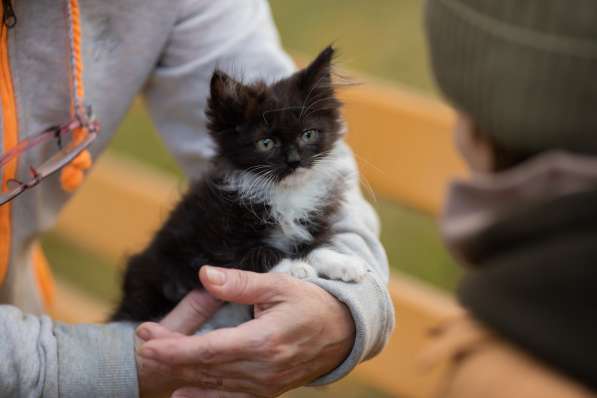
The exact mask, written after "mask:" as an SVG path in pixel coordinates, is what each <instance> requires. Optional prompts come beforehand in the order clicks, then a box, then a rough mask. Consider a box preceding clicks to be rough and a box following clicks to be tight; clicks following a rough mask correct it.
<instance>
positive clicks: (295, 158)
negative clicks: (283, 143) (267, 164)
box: [286, 147, 301, 169]
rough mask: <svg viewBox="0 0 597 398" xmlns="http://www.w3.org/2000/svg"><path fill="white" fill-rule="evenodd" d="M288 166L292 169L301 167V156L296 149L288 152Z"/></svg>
mask: <svg viewBox="0 0 597 398" xmlns="http://www.w3.org/2000/svg"><path fill="white" fill-rule="evenodd" d="M286 164H288V167H290V168H292V169H296V168H297V167H299V166H300V165H301V155H299V153H298V151H297V149H296V148H294V147H292V148H290V149H289V150H288V157H287V159H286Z"/></svg>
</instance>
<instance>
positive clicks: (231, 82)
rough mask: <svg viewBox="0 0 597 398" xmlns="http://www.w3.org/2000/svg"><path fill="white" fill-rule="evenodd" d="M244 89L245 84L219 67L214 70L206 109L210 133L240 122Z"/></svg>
mask: <svg viewBox="0 0 597 398" xmlns="http://www.w3.org/2000/svg"><path fill="white" fill-rule="evenodd" d="M244 91H245V86H244V85H243V84H242V83H241V82H239V81H237V80H235V79H234V78H232V77H230V76H229V75H228V74H226V73H225V72H223V71H221V70H219V69H216V70H215V71H214V74H213V75H212V77H211V82H210V97H209V99H208V100H207V110H206V114H207V119H208V123H209V124H208V127H209V130H210V131H211V132H212V133H214V132H220V131H224V130H228V129H231V128H234V127H236V126H237V125H238V123H240V119H241V117H242V114H243V112H242V109H243V92H244Z"/></svg>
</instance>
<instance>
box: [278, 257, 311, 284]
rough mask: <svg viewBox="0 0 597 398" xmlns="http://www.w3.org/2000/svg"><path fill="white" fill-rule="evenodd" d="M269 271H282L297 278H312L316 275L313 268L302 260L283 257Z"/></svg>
mask: <svg viewBox="0 0 597 398" xmlns="http://www.w3.org/2000/svg"><path fill="white" fill-rule="evenodd" d="M270 272H283V273H285V274H290V275H291V276H294V277H295V278H298V279H307V278H314V277H316V276H317V272H316V271H315V269H314V268H313V267H312V266H311V265H310V264H307V263H306V262H304V261H301V260H290V259H284V260H282V261H280V262H279V263H278V264H277V265H276V266H275V267H274V268H272V270H271V271H270Z"/></svg>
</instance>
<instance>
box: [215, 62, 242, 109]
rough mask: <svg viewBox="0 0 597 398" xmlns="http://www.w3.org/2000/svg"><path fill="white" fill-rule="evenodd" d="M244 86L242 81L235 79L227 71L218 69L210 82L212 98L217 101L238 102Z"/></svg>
mask: <svg viewBox="0 0 597 398" xmlns="http://www.w3.org/2000/svg"><path fill="white" fill-rule="evenodd" d="M242 87H243V84H242V83H241V82H239V81H237V80H235V79H234V78H232V77H231V76H230V75H228V74H227V73H226V72H223V71H221V70H220V69H216V70H215V71H214V74H213V75H212V77H211V82H210V94H211V99H212V100H214V101H217V102H229V101H236V102H238V99H239V93H240V91H241V88H242Z"/></svg>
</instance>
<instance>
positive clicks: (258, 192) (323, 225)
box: [111, 47, 366, 321]
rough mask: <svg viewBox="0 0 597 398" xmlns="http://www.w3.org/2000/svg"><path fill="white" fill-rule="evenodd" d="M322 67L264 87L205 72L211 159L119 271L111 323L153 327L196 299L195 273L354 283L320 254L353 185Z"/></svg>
mask: <svg viewBox="0 0 597 398" xmlns="http://www.w3.org/2000/svg"><path fill="white" fill-rule="evenodd" d="M333 56H334V49H333V48H332V47H328V48H326V49H325V50H323V52H322V53H321V54H319V56H318V57H317V58H316V59H315V60H314V61H313V62H312V63H311V64H310V65H309V66H308V67H306V68H305V69H302V70H300V71H298V72H296V73H295V74H293V75H292V76H290V77H288V78H285V79H282V80H279V81H277V82H275V83H273V84H271V85H267V84H266V83H265V82H263V81H259V82H256V83H253V84H249V85H246V84H243V83H241V82H239V81H237V80H235V79H233V78H232V77H230V76H229V75H227V74H226V73H224V72H222V71H220V70H216V71H215V72H214V74H213V76H212V79H211V87H210V89H211V93H210V98H209V99H208V103H207V110H206V115H207V118H208V125H207V127H208V131H209V134H210V135H211V137H212V138H213V140H214V142H215V143H216V145H217V155H216V156H215V157H214V159H213V160H212V162H211V165H210V169H209V170H208V172H207V173H206V174H204V175H203V176H202V178H201V179H199V180H197V181H194V182H192V184H191V186H190V189H189V190H188V192H187V193H186V194H185V195H184V196H183V198H182V199H181V201H180V202H179V203H178V205H177V206H176V207H175V208H174V210H173V211H172V212H171V214H170V215H169V217H168V219H167V220H166V222H165V223H164V225H163V226H162V227H161V228H160V229H159V231H158V232H157V234H156V235H155V236H154V238H153V240H152V241H151V242H150V244H149V245H148V246H147V248H145V250H143V251H142V252H140V253H138V254H136V255H134V256H132V257H131V258H130V259H129V261H128V264H127V268H126V272H125V275H124V282H123V298H122V301H121V302H120V304H119V306H118V307H117V309H116V310H115V312H114V314H113V315H112V317H111V319H112V320H134V321H145V320H156V319H159V318H161V317H163V316H164V315H165V314H166V313H168V312H169V311H170V310H171V309H172V308H173V307H174V306H175V305H176V304H177V303H178V301H180V299H181V298H182V297H184V295H185V294H186V293H188V292H189V291H190V290H192V289H195V288H199V287H201V284H200V281H199V280H198V277H197V271H198V270H199V268H200V267H201V266H203V265H204V264H210V265H215V266H220V267H230V268H239V269H243V270H248V271H254V272H268V271H270V270H272V268H274V267H276V270H277V271H280V272H289V273H291V274H293V275H294V276H297V277H301V278H308V277H312V276H316V275H318V274H319V275H321V276H325V277H329V278H334V279H342V280H346V281H356V280H358V279H359V278H360V277H362V275H363V274H364V272H366V268H365V267H364V266H362V265H361V264H359V263H355V261H354V260H352V262H351V258H349V257H347V256H344V257H345V258H343V257H342V254H340V253H336V252H334V251H332V250H331V249H329V248H327V247H326V243H328V240H329V238H330V227H331V224H332V222H333V220H334V217H335V215H336V212H337V210H338V207H339V206H340V204H341V203H342V200H343V197H344V194H345V192H346V188H347V183H348V181H349V180H350V179H352V178H356V176H355V175H354V172H353V171H352V169H351V167H350V166H348V165H347V164H346V163H347V162H346V161H345V160H343V157H342V156H338V150H339V149H338V146H337V143H338V140H339V139H340V138H341V135H342V133H343V123H342V120H341V115H340V107H341V103H340V101H338V99H337V98H336V96H335V90H334V85H333V83H332V60H333ZM314 250H315V252H314ZM313 259H317V261H310V260H313ZM326 260H329V261H326ZM323 263H325V267H323V266H322V267H320V266H319V264H323Z"/></svg>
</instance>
